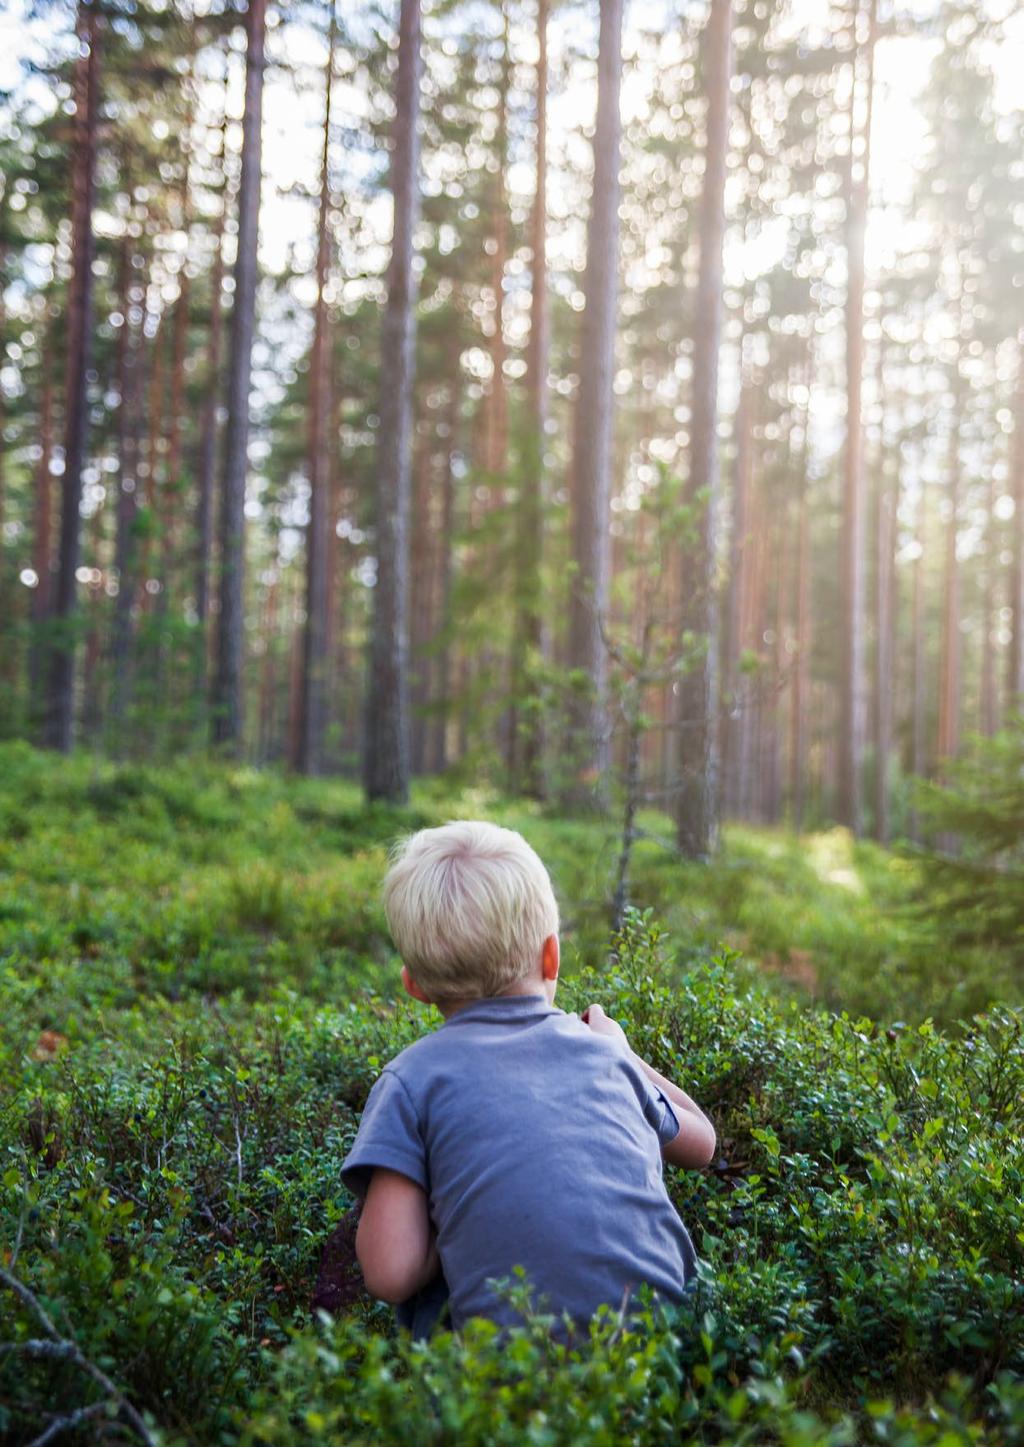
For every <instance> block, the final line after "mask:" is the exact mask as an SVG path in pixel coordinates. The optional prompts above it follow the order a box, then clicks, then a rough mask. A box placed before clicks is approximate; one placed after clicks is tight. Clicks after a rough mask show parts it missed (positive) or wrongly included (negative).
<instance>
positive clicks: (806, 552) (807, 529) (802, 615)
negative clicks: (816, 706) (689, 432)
mask: <svg viewBox="0 0 1024 1447" xmlns="http://www.w3.org/2000/svg"><path fill="white" fill-rule="evenodd" d="M806 429H807V417H806V414H805V416H804V445H803V448H802V450H801V456H802V460H803V467H802V470H801V477H800V501H799V522H798V524H797V545H796V546H797V554H796V655H795V657H794V661H793V698H792V712H791V714H790V734H789V737H790V746H789V799H790V809H791V812H792V821H793V828H794V829H795V830H796V831H797V833H800V831H801V830H802V829H803V827H804V814H805V811H806V806H807V752H808V743H809V738H808V728H807V705H808V700H809V697H810V676H811V548H810V534H811V510H810V504H809V501H808V496H807V490H808V489H807V442H806V435H807V433H806Z"/></svg>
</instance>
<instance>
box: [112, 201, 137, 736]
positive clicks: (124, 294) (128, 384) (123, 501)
mask: <svg viewBox="0 0 1024 1447" xmlns="http://www.w3.org/2000/svg"><path fill="white" fill-rule="evenodd" d="M129 194H131V191H130V189H129ZM122 262H123V265H122V272H121V287H120V290H121V311H122V313H123V315H124V318H125V320H124V326H123V329H122V335H121V338H120V345H119V357H118V395H119V400H118V407H117V454H118V457H117V461H118V476H117V513H116V518H115V531H114V567H115V570H116V572H117V597H116V598H115V600H114V619H113V630H112V638H111V650H110V665H111V680H110V682H111V692H110V724H111V735H112V740H113V748H114V752H115V754H120V753H121V752H122V750H123V744H124V722H125V716H126V714H127V711H128V708H129V705H130V700H131V686H132V632H133V623H132V610H133V608H134V606H135V594H136V589H137V586H138V558H137V555H138V540H137V537H136V517H137V514H138V485H139V428H140V422H141V411H142V409H141V408H140V406H139V398H140V397H142V396H144V395H145V380H144V378H143V376H142V355H143V337H144V335H145V327H144V322H143V320H142V319H143V317H144V314H145V300H146V284H145V281H144V280H143V279H142V277H141V276H140V278H139V279H138V280H136V279H135V277H134V271H133V267H132V266H131V256H130V255H129V247H128V246H127V245H126V246H125V248H124V252H123V256H122ZM136 314H137V315H138V317H139V321H138V322H137V323H136V322H134V321H133V318H134V317H135V316H136Z"/></svg>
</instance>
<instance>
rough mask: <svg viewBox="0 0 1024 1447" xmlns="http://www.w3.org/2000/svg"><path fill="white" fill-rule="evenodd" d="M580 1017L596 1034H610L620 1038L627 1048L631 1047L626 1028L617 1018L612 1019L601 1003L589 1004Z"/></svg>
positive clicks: (614, 1037)
mask: <svg viewBox="0 0 1024 1447" xmlns="http://www.w3.org/2000/svg"><path fill="white" fill-rule="evenodd" d="M580 1019H581V1020H582V1021H583V1023H584V1025H589V1026H590V1028H591V1030H593V1032H594V1034H595V1035H610V1036H611V1037H612V1039H613V1040H618V1041H619V1043H620V1044H621V1045H622V1046H623V1047H624V1048H625V1049H626V1050H628V1049H629V1041H628V1040H627V1039H626V1032H625V1030H623V1028H622V1026H621V1025H620V1024H619V1022H618V1021H617V1020H612V1019H610V1018H609V1016H607V1015H606V1014H605V1013H604V1011H603V1010H602V1009H601V1006H600V1005H588V1006H587V1008H586V1009H585V1010H584V1011H583V1014H582V1015H581V1016H580Z"/></svg>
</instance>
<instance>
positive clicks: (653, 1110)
mask: <svg viewBox="0 0 1024 1447" xmlns="http://www.w3.org/2000/svg"><path fill="white" fill-rule="evenodd" d="M637 1075H638V1077H639V1079H638V1088H639V1089H640V1090H641V1091H642V1092H643V1093H642V1095H641V1097H640V1104H641V1106H642V1107H643V1112H644V1116H645V1118H646V1120H647V1123H648V1125H650V1126H651V1127H652V1128H653V1129H654V1130H655V1131H656V1132H657V1136H658V1140H659V1141H660V1142H661V1144H662V1145H663V1146H667V1145H668V1144H669V1142H670V1141H674V1140H675V1138H676V1136H677V1135H678V1134H679V1117H678V1116H677V1115H676V1113H675V1110H674V1109H673V1107H672V1102H671V1101H670V1100H669V1098H668V1096H667V1095H666V1094H665V1092H664V1091H663V1090H661V1089H660V1088H659V1087H658V1086H657V1085H655V1083H654V1081H653V1080H648V1078H647V1076H646V1075H644V1074H643V1073H642V1072H640V1071H637Z"/></svg>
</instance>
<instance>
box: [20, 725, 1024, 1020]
mask: <svg viewBox="0 0 1024 1447" xmlns="http://www.w3.org/2000/svg"><path fill="white" fill-rule="evenodd" d="M471 817H485V818H489V819H492V820H494V821H496V822H498V823H501V824H504V825H507V826H508V827H510V828H514V829H518V830H519V831H521V832H522V833H523V834H524V835H525V837H526V838H527V839H528V840H529V842H530V843H531V844H532V845H533V846H534V847H535V848H536V849H537V851H538V852H539V853H540V855H541V857H542V858H543V859H544V860H545V862H546V863H547V865H548V868H549V870H550V872H551V875H552V878H553V881H554V884H555V889H556V893H557V895H558V898H559V904H560V908H561V913H562V922H563V932H564V940H563V954H564V956H565V959H566V963H567V967H568V968H570V969H572V968H574V967H578V966H580V965H598V964H600V963H601V962H602V961H603V960H604V958H605V956H606V953H607V943H608V928H609V918H610V914H609V900H610V897H611V893H612V882H613V875H614V870H615V865H616V861H617V857H618V852H619V848H620V837H619V833H618V830H617V828H616V827H615V824H614V822H607V823H605V822H593V821H577V820H568V819H564V818H561V817H559V815H558V814H557V813H556V812H554V811H552V810H551V809H544V808H542V807H540V806H538V805H535V804H530V803H525V802H523V801H515V800H508V799H504V798H502V797H501V796H500V795H497V794H495V793H492V792H490V791H487V790H483V789H477V790H474V789H467V788H463V789H461V790H460V791H458V792H454V791H452V789H451V788H450V786H449V787H446V786H445V785H444V783H443V782H440V781H431V782H429V783H424V784H421V785H418V786H417V787H416V788H414V791H413V798H412V803H411V806H410V807H409V808H408V809H405V810H393V809H387V808H373V809H366V808H365V807H364V805H363V803H362V798H361V794H360V791H359V789H358V788H357V786H356V785H354V784H352V783H350V782H347V781H344V780H303V779H298V778H293V777H292V778H290V777H287V776H282V775H281V774H278V773H275V772H272V771H260V772H257V771H255V770H251V769H246V768H226V767H223V766H216V765H210V764H208V763H205V762H203V761H196V760H190V761H186V762H184V763H182V764H181V765H179V766H177V767H166V768H159V769H157V768H150V767H146V766H141V765H126V766H120V767H117V766H114V765H112V764H110V763H109V762H105V761H102V760H100V759H97V758H94V757H87V756H83V757H78V758H75V759H73V760H70V761H67V762H61V763H60V764H57V763H56V762H55V761H54V760H53V759H52V758H49V757H47V756H44V755H40V754H36V753H33V752H32V751H31V750H29V749H27V748H24V747H22V746H19V745H14V746H7V747H5V748H3V749H0V950H2V951H5V952H7V953H9V954H15V955H16V954H18V953H19V952H24V953H25V954H27V955H29V956H31V957H34V958H38V957H39V956H40V954H45V955H50V956H53V957H58V956H59V957H62V958H66V957H68V956H72V957H74V956H80V957H83V958H84V959H85V960H87V961H88V960H90V959H103V960H104V961H106V963H107V964H108V965H109V964H110V963H111V961H112V960H120V961H121V962H122V964H125V963H128V964H130V969H131V972H132V974H131V982H130V987H131V988H133V989H134V988H137V987H144V988H145V989H146V990H158V991H162V992H164V993H168V994H170V995H171V996H172V997H173V996H176V995H178V994H180V993H181V992H182V990H185V989H197V988H198V989H208V990H213V991H215V992H218V993H219V992H224V991H229V990H231V989H233V988H235V987H238V988H241V989H242V990H243V991H244V992H246V993H247V994H256V993H258V992H259V990H260V988H261V987H262V985H264V984H266V983H267V982H271V981H272V982H275V983H289V982H291V983H295V984H296V985H298V986H301V985H302V984H303V982H304V981H306V980H308V979H309V977H310V975H311V974H316V975H317V976H318V991H319V989H320V987H321V986H323V987H325V988H329V981H330V980H332V979H333V980H334V981H335V982H337V983H339V984H343V985H349V984H355V983H359V984H361V985H364V986H365V985H372V987H374V988H375V989H377V990H379V991H380V992H381V993H382V994H385V995H387V994H390V993H392V992H393V990H394V989H395V987H396V984H397V970H396V969H395V968H394V967H393V965H392V963H391V956H390V951H389V945H388V940H387V934H386V929H385V925H384V920H383V915H382V913H381V910H380V905H379V899H378V893H379V886H380V881H381V877H382V874H383V871H384V867H385V861H386V855H387V849H388V846H389V845H390V844H391V843H392V842H393V841H394V840H395V839H396V838H397V837H398V836H399V835H400V834H402V833H403V832H405V831H407V830H410V829H414V828H417V827H420V826H422V825H427V824H436V823H442V822H444V821H445V820H447V819H450V818H471ZM640 822H641V825H642V827H643V829H644V831H645V833H646V835H647V836H648V837H647V838H645V839H642V840H641V841H640V842H639V843H638V844H637V845H636V848H635V854H634V862H633V869H632V894H631V898H632V902H633V903H634V904H635V905H636V906H637V907H638V908H641V909H646V908H650V909H653V910H654V911H655V914H656V915H657V917H658V919H659V921H660V923H661V924H662V926H663V927H664V929H665V932H666V933H667V935H668V936H669V937H670V938H671V940H672V949H673V951H674V955H675V958H676V960H677V962H678V963H679V965H680V966H682V967H685V965H686V964H687V962H688V961H690V960H692V959H695V958H698V957H700V956H702V955H704V954H706V953H707V952H708V951H709V950H713V949H718V948H721V947H725V948H727V949H729V950H732V951H736V952H738V953H739V954H741V955H742V956H743V957H744V958H745V959H747V960H749V961H751V962H756V963H758V964H759V965H760V966H762V967H763V970H764V971H765V973H766V974H767V975H768V976H769V978H771V979H772V980H773V981H774V982H775V983H777V984H778V986H779V987H780V988H781V989H783V990H784V991H789V992H791V993H795V994H796V995H797V997H798V998H803V999H805V1000H808V1001H810V1000H814V1001H816V1002H819V1003H821V1004H824V1005H825V1006H827V1007H828V1008H830V1009H832V1010H842V1009H845V1010H848V1011H850V1012H851V1014H858V1013H860V1014H866V1015H872V1016H875V1017H878V1018H884V1019H886V1020H892V1019H904V1020H905V1021H907V1022H914V1021H919V1020H920V1019H923V1018H925V1017H926V1016H929V1015H930V1016H932V1017H933V1018H935V1019H936V1020H937V1021H940V1022H943V1023H949V1024H952V1023H953V1022H955V1021H957V1020H961V1019H966V1018H969V1016H970V1015H971V1014H973V1013H974V1012H975V1011H977V1010H979V1009H982V1008H984V1006H985V1005H986V1004H987V1003H988V1002H989V1001H990V1000H993V999H995V1000H1003V1001H1007V1002H1011V1003H1012V1002H1016V1001H1018V1000H1020V999H1021V998H1022V994H1024V991H1022V982H1021V981H1020V980H1019V979H1018V978H1017V976H1016V973H1015V972H1014V971H1013V970H1012V968H1011V967H1010V965H1009V963H1008V962H1007V961H1006V960H1004V959H1001V958H1000V957H999V956H998V954H993V953H991V952H982V951H979V950H976V949H974V950H970V949H964V948H963V947H961V948H958V949H953V948H951V947H950V946H949V945H948V944H947V943H946V942H945V941H944V939H943V936H942V933H941V928H940V926H939V925H938V924H937V923H936V922H935V920H934V919H933V918H932V915H931V913H930V911H929V907H928V900H927V897H926V896H925V895H924V894H923V892H922V881H921V877H920V870H919V867H918V865H917V863H916V861H915V859H914V858H913V856H912V855H911V854H908V853H905V852H900V851H898V850H886V849H882V848H880V847H878V846H876V845H874V844H872V843H870V842H867V841H855V840H853V839H852V838H851V836H850V835H849V833H848V832H847V831H846V830H844V829H840V828H832V829H827V830H824V831H818V832H812V833H807V834H803V835H799V836H797V835H795V834H792V833H787V832H785V831H784V830H781V829H768V828H757V827H754V826H749V825H740V824H732V825H727V826H726V828H725V830H724V835H723V845H722V848H721V851H720V853H719V855H718V857H717V858H716V859H715V861H714V862H713V863H712V864H710V865H702V864H692V863H689V862H687V861H685V860H683V859H682V858H681V857H680V856H679V855H678V853H677V852H676V850H675V849H674V847H673V845H672V842H671V835H672V827H671V823H670V821H669V820H668V819H667V818H666V817H664V816H662V815H660V814H657V813H655V812H653V811H651V812H649V813H646V814H644V815H642V816H641V821H640ZM368 958H369V959H370V960H371V961H372V962H373V965H374V966H375V968H370V969H369V970H368V968H367V959H368ZM115 974H116V971H115Z"/></svg>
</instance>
